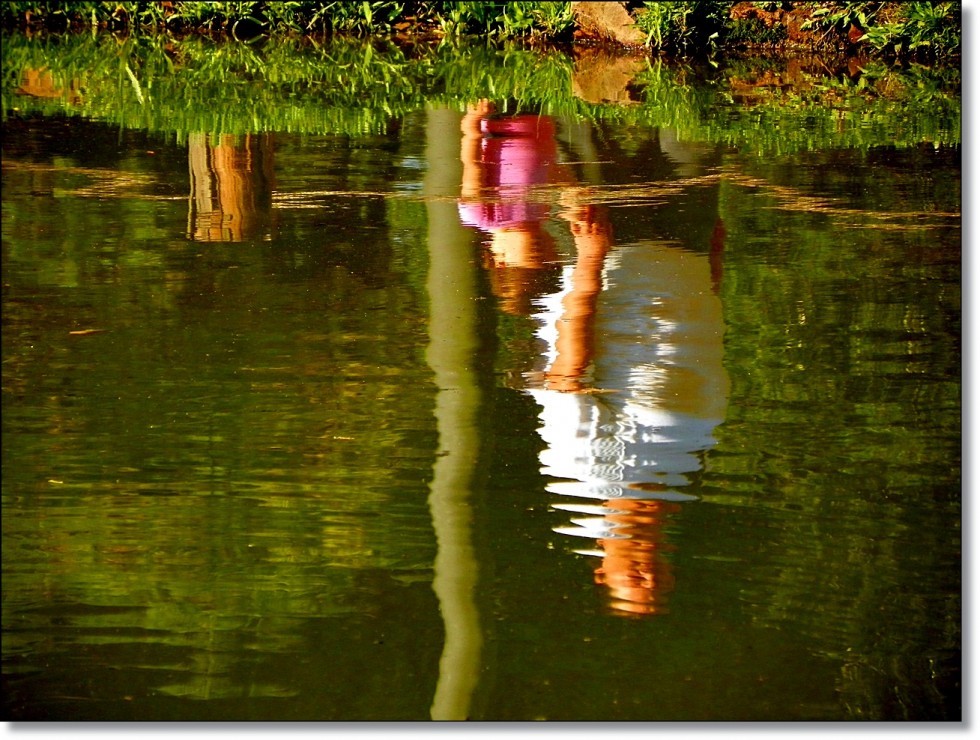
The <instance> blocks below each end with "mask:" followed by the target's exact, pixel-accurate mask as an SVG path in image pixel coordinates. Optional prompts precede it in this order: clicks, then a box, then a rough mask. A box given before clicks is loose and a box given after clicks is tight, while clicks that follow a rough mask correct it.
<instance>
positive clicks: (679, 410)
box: [528, 243, 728, 508]
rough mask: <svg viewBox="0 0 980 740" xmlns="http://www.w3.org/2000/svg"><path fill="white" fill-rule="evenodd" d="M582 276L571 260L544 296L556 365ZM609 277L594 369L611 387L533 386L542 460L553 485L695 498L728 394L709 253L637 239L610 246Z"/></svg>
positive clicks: (544, 334)
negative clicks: (575, 284) (557, 286)
mask: <svg viewBox="0 0 980 740" xmlns="http://www.w3.org/2000/svg"><path fill="white" fill-rule="evenodd" d="M571 276H572V268H571V267H568V268H566V270H565V272H564V273H563V276H562V290H561V291H559V292H558V293H556V294H553V295H549V296H545V297H544V298H542V299H541V300H540V301H539V302H538V306H539V307H540V309H541V310H540V311H539V312H538V313H537V314H536V318H537V319H538V320H539V321H540V323H541V328H540V331H539V332H538V334H539V336H540V337H541V338H542V339H543V340H544V341H545V343H546V345H547V347H548V349H547V351H546V353H545V355H546V360H547V362H548V364H549V365H550V364H551V362H552V361H553V360H554V356H555V354H554V353H555V349H554V348H555V346H556V338H557V328H556V327H557V322H558V321H560V316H561V302H562V299H563V298H564V297H565V295H567V293H568V292H569V291H570V290H571V289H572V284H571ZM603 278H604V281H603V282H604V285H603V290H602V292H601V293H600V295H599V300H598V304H597V308H596V316H595V329H596V331H595V344H596V355H595V360H594V363H593V367H592V370H591V373H590V376H591V381H592V382H591V385H592V386H593V388H594V389H596V390H598V391H603V392H600V393H595V394H593V393H562V392H559V391H552V390H547V389H543V388H531V389H529V390H528V393H530V394H531V395H532V396H533V397H534V398H535V399H536V400H537V402H538V403H539V404H540V405H541V414H540V421H541V426H540V428H539V430H538V431H539V434H540V435H541V437H542V439H543V440H544V441H545V443H546V444H547V447H546V449H545V450H543V451H542V452H541V455H540V460H541V465H542V467H541V471H542V472H543V473H545V474H546V475H548V476H551V477H553V478H556V479H559V480H556V481H554V482H552V483H551V484H550V485H548V487H547V488H548V490H549V491H551V492H553V493H560V494H565V495H571V496H577V497H586V498H591V499H599V500H610V499H616V498H658V499H672V500H683V499H688V498H690V496H688V495H686V494H683V493H681V492H680V491H678V490H677V489H678V488H682V487H683V486H685V485H687V484H688V483H689V477H688V476H689V475H690V474H691V473H694V472H696V471H698V470H699V469H700V468H701V459H700V453H701V452H702V451H703V450H705V449H707V448H709V447H711V446H712V445H713V444H714V440H713V438H712V433H713V431H714V428H715V427H716V426H717V425H718V424H719V423H720V422H721V421H722V420H723V417H724V412H725V404H726V401H727V395H728V378H727V375H726V373H725V369H724V366H723V365H722V352H723V347H722V337H723V333H724V326H723V319H722V312H721V302H720V300H719V298H718V296H717V295H715V294H714V292H713V291H712V286H711V272H710V266H709V263H708V259H707V257H706V256H704V255H699V254H695V253H693V252H688V251H686V250H683V249H680V248H677V247H669V246H665V245H663V244H656V243H642V244H634V245H628V246H624V247H617V248H616V249H615V250H614V251H613V252H611V253H610V254H609V256H608V257H607V258H606V265H605V270H604V274H603ZM631 484H632V485H631ZM636 484H640V485H639V486H637V485H636ZM644 484H645V485H644ZM562 508H568V507H562Z"/></svg>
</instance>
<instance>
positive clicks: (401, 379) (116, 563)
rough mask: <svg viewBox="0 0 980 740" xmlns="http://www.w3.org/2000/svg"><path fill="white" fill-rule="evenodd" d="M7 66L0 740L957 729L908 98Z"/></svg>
mask: <svg viewBox="0 0 980 740" xmlns="http://www.w3.org/2000/svg"><path fill="white" fill-rule="evenodd" d="M16 41H17V38H16V37H15V38H14V39H13V40H8V39H5V44H4V49H5V51H4V54H5V60H4V79H5V82H4V88H3V95H4V98H3V100H4V123H3V170H2V177H3V181H2V186H3V221H2V229H3V231H2V234H3V281H4V285H3V321H4V326H3V438H2V439H3V447H2V449H3V483H2V486H3V489H2V490H3V581H4V588H3V592H4V596H3V672H4V713H5V716H7V717H8V718H10V719H15V720H19V719H52V720H54V719H58V720H60V719H76V720H85V719H88V720H92V719H100V720H118V719H140V720H148V719H193V720H206V719H212V720H213V719H222V720H234V719H267V720H298V719H307V720H390V719H397V720H419V719H428V718H437V719H464V718H470V719H478V720H481V719H482V720H534V719H547V720H846V719H861V720H866V719H876V720H878V719H884V720H905V719H914V720H950V719H958V718H959V716H960V711H961V701H960V641H961V632H960V587H961V583H960V557H961V542H960V513H961V509H960V483H961V476H960V463H961V458H960V401H961V384H960V347H961V342H960V326H961V325H960V301H961V297H960V238H961V232H960V221H959V218H960V216H959V210H960V206H959V203H960V147H959V139H958V123H957V122H958V88H957V87H956V86H955V85H953V86H952V87H950V86H949V85H948V84H947V82H948V80H947V78H945V77H943V75H944V74H946V73H945V72H943V71H941V70H940V71H938V72H937V73H936V74H935V75H933V76H929V74H928V73H927V71H923V70H909V71H907V72H906V73H905V76H895V77H889V76H887V75H885V74H884V73H883V72H882V73H880V74H881V77H880V78H875V76H874V75H875V74H876V73H875V70H873V69H872V70H871V71H870V72H869V73H868V74H869V76H868V78H867V79H868V80H870V82H871V84H870V85H861V86H859V85H858V83H857V81H854V80H849V79H848V78H847V77H846V76H843V77H838V78H832V77H831V78H818V77H815V76H813V77H805V76H804V77H805V79H804V80H803V82H802V83H801V82H800V80H799V77H800V72H799V70H798V69H797V70H795V71H794V70H792V69H791V70H788V71H785V72H784V74H785V75H786V76H787V78H790V77H793V75H794V74H795V75H796V77H793V79H794V80H795V81H796V82H797V83H799V84H798V85H797V87H795V88H793V89H794V90H803V91H804V92H806V91H807V90H809V92H808V93H806V94H809V95H814V94H815V93H814V92H813V89H814V88H813V86H814V85H816V84H817V82H819V83H820V84H822V85H823V86H824V88H823V89H825V91H826V90H830V93H828V95H830V98H827V99H821V100H820V104H819V105H816V106H814V105H811V104H805V103H806V100H807V98H806V94H804V93H801V94H800V95H801V97H800V98H799V99H798V100H797V99H789V100H786V99H780V96H779V95H775V96H770V97H768V98H766V99H765V100H761V101H760V100H759V95H761V94H762V93H767V91H769V88H767V87H766V86H765V85H763V84H762V83H759V77H760V76H759V75H757V74H756V73H754V72H752V68H751V67H749V71H746V70H745V69H744V68H740V67H733V68H731V69H728V70H726V71H727V72H728V73H729V74H730V75H732V79H736V78H737V79H738V80H741V81H742V82H744V81H745V80H749V81H751V82H754V83H756V87H755V88H754V90H755V91H756V95H755V97H753V98H752V102H751V103H748V102H746V100H745V99H743V98H740V97H738V96H737V95H735V94H733V91H741V92H742V93H744V86H743V87H737V86H735V85H734V84H732V85H731V86H730V87H729V88H724V86H723V85H722V81H723V80H725V79H728V78H726V77H725V75H724V74H720V73H715V76H714V77H713V78H710V79H708V80H706V81H705V82H704V83H702V82H701V81H700V78H699V76H698V73H696V71H692V70H683V69H671V68H670V67H664V66H662V65H650V64H648V63H647V62H646V60H640V61H637V60H627V61H624V60H605V61H604V62H603V64H605V65H606V66H604V67H601V68H602V69H607V70H614V71H615V74H610V78H611V79H613V80H614V81H616V80H618V81H619V82H616V83H615V84H612V83H611V84H612V87H611V88H608V89H606V90H605V91H600V92H596V91H595V90H594V89H592V91H591V92H589V91H588V90H585V88H584V87H583V84H582V80H592V81H593V82H594V80H595V79H597V78H596V77H595V74H594V73H595V69H596V67H595V66H594V65H596V64H598V62H596V60H594V59H589V58H587V57H584V58H579V59H577V60H571V59H570V58H569V59H565V58H563V57H560V56H559V57H549V56H547V55H545V56H541V55H536V54H531V53H529V52H521V51H519V50H515V49H509V50H506V51H505V52H499V53H498V52H496V51H494V50H492V49H478V50H469V51H466V52H463V53H461V54H460V55H459V56H458V57H456V58H451V57H443V56H438V55H436V56H431V55H430V56H425V55H424V54H418V53H416V54H415V56H412V53H408V52H405V51H404V50H394V49H387V50H385V49H381V50H377V49H375V51H373V52H371V53H366V52H365V51H364V50H363V49H362V48H361V47H356V48H354V47H349V46H345V45H339V46H337V47H330V46H324V47H316V48H314V49H312V50H311V49H310V48H306V47H302V48H296V49H292V48H290V47H288V45H287V46H284V47H276V48H270V47H266V48H258V49H255V48H252V49H250V50H248V51H245V50H243V47H237V46H229V47H223V48H222V49H221V50H220V51H221V52H222V53H223V54H225V57H220V55H218V54H215V55H213V56H208V55H207V54H205V53H203V52H201V51H199V50H198V47H197V46H194V45H193V44H192V42H188V45H187V46H186V47H181V48H180V49H178V50H177V52H176V53H170V57H169V58H171V59H172V60H173V59H176V62H173V61H172V63H173V64H175V65H176V67H175V69H176V73H175V76H174V77H173V80H174V81H172V82H168V80H171V77H168V76H167V75H166V74H164V73H163V71H160V70H162V69H163V66H161V67H160V70H157V68H156V67H154V65H155V64H158V65H165V63H164V61H162V60H163V57H160V56H154V54H156V53H157V52H156V51H155V50H154V48H150V49H149V50H146V49H143V50H141V49H140V48H139V43H137V42H138V40H137V42H134V41H133V40H129V41H127V42H126V43H127V44H130V45H132V44H136V46H135V47H133V46H125V45H123V46H121V47H120V48H124V49H125V54H123V53H122V52H119V51H113V54H118V56H117V57H113V59H118V60H120V61H117V62H115V64H117V66H118V69H116V70H112V69H108V68H107V67H106V65H105V63H104V60H103V59H102V57H100V56H99V55H100V54H103V53H107V52H106V51H105V50H106V48H107V47H106V45H105V43H104V41H87V40H76V41H75V42H72V43H74V44H76V46H72V44H71V43H68V42H67V41H65V42H61V43H60V44H55V43H50V42H44V43H41V42H39V41H37V40H34V41H32V42H31V43H27V42H25V41H23V40H21V41H20V43H19V45H18V43H15V42H16ZM113 43H116V42H113ZM120 43H121V42H120ZM140 43H144V42H140ZM145 43H149V42H145ZM86 45H87V46H86ZM72 50H74V53H73V54H67V52H72ZM171 52H173V50H171ZM161 53H162V52H161ZM445 53H446V52H439V54H445ZM127 54H128V55H132V56H126V55H127ZM234 54H239V55H240V56H238V57H234V58H231V57H233V55H234ZM249 54H250V55H253V56H254V59H255V60H258V61H250V60H252V57H248V56H247V55H249ZM277 54H278V55H282V57H281V58H280V57H279V56H276V55H277ZM289 54H293V55H294V56H289ZM323 54H331V55H333V56H332V57H331V58H333V59H334V60H335V61H336V60H340V61H349V57H348V56H345V55H355V56H356V60H357V61H358V65H357V66H350V67H348V69H350V70H355V71H356V70H362V71H363V77H358V76H357V75H356V74H355V72H354V71H350V72H349V73H348V75H349V77H348V78H347V79H346V83H347V85H346V86H339V87H337V93H336V95H335V96H334V97H330V95H331V93H330V92H329V90H331V89H332V88H331V87H330V85H329V84H328V83H329V80H327V79H320V84H321V88H317V89H315V90H314V89H313V87H312V86H311V87H307V86H304V85H302V84H301V81H300V80H295V79H289V78H288V75H289V74H297V73H295V72H289V71H288V70H295V69H299V68H300V66H301V65H306V66H305V67H303V68H304V69H307V72H308V74H309V75H310V76H311V79H316V75H318V74H319V75H323V76H326V75H329V74H331V73H329V72H327V71H324V70H325V69H327V67H324V66H322V65H320V66H317V64H318V63H317V60H318V59H321V58H320V57H318V56H317V55H323ZM86 55H88V56H86ZM141 55H142V56H141ZM222 58H223V59H225V62H226V63H227V64H226V66H225V67H220V66H219V63H220V60H221V59H222ZM229 59H230V61H228V60H229ZM86 61H88V63H86ZM205 61H206V62H207V63H208V64H211V65H212V66H211V67H207V66H206V64H205ZM41 62H43V63H44V64H45V65H46V67H42V65H41ZM96 62H99V64H96ZM137 62H139V64H137ZM287 62H292V65H290V64H287ZM248 64H252V65H253V66H252V67H249V69H250V70H251V71H250V72H249V74H248V75H244V76H236V75H239V74H240V73H241V70H240V68H239V67H247V66H248ZM18 65H20V66H18ZM31 65H33V66H31ZM254 65H258V66H257V67H256V66H254ZM372 65H374V66H372ZM377 65H381V66H380V67H379V66H377ZM384 65H387V66H384ZM589 65H592V66H589ZM382 68H383V69H388V70H389V74H390V75H391V77H390V79H388V81H387V82H388V89H389V91H390V90H392V89H395V90H399V91H400V92H399V93H398V94H389V95H388V96H387V97H384V96H380V94H379V97H377V98H371V97H370V95H369V93H370V92H371V91H377V90H378V85H380V84H381V83H383V82H384V79H383V77H381V76H379V74H378V73H377V70H378V69H382ZM127 69H128V70H129V71H128V72H127ZM256 70H258V71H256ZM474 70H481V72H479V73H478V72H476V71H474ZM624 70H625V71H624ZM219 72H221V73H222V74H225V75H226V77H225V78H223V83H222V84H223V85H224V87H221V85H219V84H218V83H219V82H221V80H219V78H218V73H219ZM464 73H465V74H464ZM59 75H60V77H59ZM66 75H67V76H66ZM71 75H75V77H71ZM113 75H115V77H113ZM182 75H183V76H184V77H182ZM188 75H191V76H190V77H187V76H188ZM193 75H199V77H197V78H195V77H193ZM206 75H210V76H209V77H206ZM398 75H403V76H402V77H398ZM467 75H469V76H468V77H467ZM495 75H496V77H495ZM563 75H564V77H563ZM753 75H755V76H753ZM263 76H264V77H263ZM197 79H207V80H210V81H211V84H214V85H215V86H216V89H223V90H227V91H228V99H227V100H226V101H225V104H224V105H216V104H215V99H214V98H211V99H210V100H208V99H206V98H205V97H204V96H203V94H202V88H201V87H200V86H195V84H192V83H194V82H195V80H197ZM256 79H257V80H258V81H259V82H261V81H262V80H263V79H264V80H265V82H266V83H267V84H266V85H264V86H262V87H260V88H257V89H261V90H263V91H264V92H263V93H262V95H264V96H265V97H261V96H260V97H253V98H249V97H248V96H247V95H245V94H244V93H241V91H245V90H248V89H249V88H248V86H249V85H250V84H253V83H255V81H256ZM493 79H496V80H497V81H498V84H499V85H500V89H497V90H496V91H491V90H489V89H487V85H488V84H489V83H488V81H490V80H493ZM527 79H532V80H534V81H535V83H536V84H535V85H534V86H531V89H532V90H533V92H529V90H528V88H527V87H526V81H527ZM72 80H74V83H73V82H72ZM182 80H186V81H187V86H186V88H182V87H181V84H183V82H182ZM522 80H523V83H522ZM549 80H550V81H551V82H552V83H554V84H553V86H552V87H548V86H547V85H545V84H544V82H545V81H549ZM556 80H557V82H555V81H556ZM923 80H925V81H926V82H927V83H928V84H925V83H923ZM944 80H946V81H944ZM406 81H407V82H406ZM562 81H564V82H563V84H562V85H559V84H558V82H562ZM626 82H630V85H629V86H627V85H626ZM396 83H398V84H396ZM409 83H411V84H409ZM573 83H574V84H573ZM620 83H622V84H621V86H619V87H617V85H619V84H620ZM886 83H887V85H886ZM171 84H172V85H174V87H173V88H169V87H166V86H167V85H171ZM522 84H523V85H524V86H522ZM576 84H577V86H576ZM413 85H414V86H413ZM876 85H877V86H878V88H880V89H879V93H878V94H876V95H869V94H868V93H867V89H868V87H872V88H875V86H876ZM929 85H933V87H932V88H930V87H929ZM359 86H360V87H359ZM808 86H809V87H808ZM903 86H904V87H903ZM719 87H721V88H722V89H720V90H719ZM351 88H353V89H355V90H360V91H361V93H362V95H361V99H360V100H359V101H355V100H351V99H350V98H349V97H347V96H348V95H349V94H350V90H351ZM593 88H594V85H593ZM878 88H876V89H878ZM896 88H902V89H904V90H905V93H904V94H903V95H895V94H893V91H894V90H895V89H896ZM777 89H782V88H777ZM324 90H327V92H324ZM365 91H367V92H365ZM549 91H550V92H549ZM760 91H761V92H760ZM923 91H925V92H923ZM927 93H928V95H931V96H932V97H931V98H926V97H924V96H926V94H927ZM177 95H185V96H187V97H184V98H175V97H174V96H177ZM549 95H550V98H549ZM195 96H201V97H202V99H201V100H198V99H197V98H196V97H195ZM318 96H326V97H325V98H324V99H321V98H320V97H318ZM831 98H832V99H833V100H846V103H841V104H840V105H839V106H837V107H835V106H834V105H831V104H830V102H828V101H829V100H830V99H831ZM378 100H381V101H384V102H385V104H386V105H387V110H385V106H384V105H379V104H378ZM246 101H251V102H250V103H248V104H246ZM249 105H250V106H251V107H249ZM248 121H251V123H250V124H249V123H248ZM794 121H795V122H796V126H795V128H792V129H789V128H787V125H788V124H791V123H792V122H794ZM779 126H783V128H784V130H787V134H786V135H785V136H780V135H777V134H775V133H774V130H775V129H774V127H776V128H778V127H779Z"/></svg>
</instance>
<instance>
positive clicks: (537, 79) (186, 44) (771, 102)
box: [2, 36, 960, 153]
mask: <svg viewBox="0 0 980 740" xmlns="http://www.w3.org/2000/svg"><path fill="white" fill-rule="evenodd" d="M811 67H812V65H811ZM3 69H4V78H3V88H2V96H3V110H4V115H9V113H10V112H11V111H12V110H13V109H15V108H17V109H21V110H25V109H26V110H39V111H41V112H54V111H59V112H68V113H77V114H83V115H86V116H90V117H94V118H99V119H104V120H110V121H113V122H115V123H118V124H120V125H123V126H126V127H130V128H146V129H150V130H156V131H168V132H171V131H175V130H176V131H177V132H178V134H179V135H183V134H185V133H188V132H191V131H210V132H227V133H246V132H257V131H291V132H301V133H343V134H349V135H364V134H369V133H383V132H385V131H386V130H387V129H388V127H389V125H390V124H391V122H392V121H394V120H396V119H398V118H400V117H402V116H404V115H405V114H406V113H409V112H411V111H416V110H421V109H423V108H424V107H425V105H426V103H427V102H429V101H433V100H435V101H438V102H442V103H446V104H450V105H453V106H458V107H462V106H463V105H465V104H466V103H468V102H472V101H474V100H476V99H479V98H492V99H495V100H499V101H503V103H504V107H505V109H506V108H507V106H509V105H513V106H515V107H520V108H530V109H537V110H542V111H543V112H547V113H550V114H554V115H566V114H569V115H581V116H585V117H586V118H591V119H593V120H599V119H609V120H615V121H622V122H629V123H636V124H643V125H648V126H667V127H670V128H674V129H675V130H677V131H678V132H679V133H680V134H681V135H682V136H683V137H684V138H687V139H693V140H697V141H707V142H721V143H725V144H728V145H731V146H736V147H740V148H751V149H752V150H754V151H757V152H760V153H763V152H774V153H778V152H786V151H795V150H800V149H803V150H806V149H815V148H819V147H822V146H827V145H833V146H847V147H855V148H865V147H867V146H870V145H873V144H875V143H877V142H879V141H880V140H881V137H882V136H883V135H885V133H886V132H887V135H888V136H889V137H891V142H892V143H893V144H895V145H896V146H909V145H917V144H919V143H922V142H924V141H928V142H933V143H935V144H955V143H958V141H959V129H960V125H959V123H960V100H959V77H958V70H956V69H955V68H949V69H936V70H933V69H928V68H924V67H911V68H909V69H907V70H904V71H897V70H893V69H890V68H886V67H885V66H884V65H881V64H869V65H868V66H867V67H866V68H865V69H864V70H863V73H859V74H858V75H856V77H855V78H854V79H852V78H849V77H845V78H843V79H837V78H835V77H833V76H830V75H828V74H826V73H824V72H817V71H813V69H812V68H811V70H810V71H803V70H802V69H799V68H796V70H797V71H796V72H794V73H793V74H784V73H780V75H781V77H780V79H778V80H777V83H778V84H776V83H773V84H767V83H764V82H759V81H756V80H757V79H758V77H759V74H760V73H759V70H757V69H755V70H753V69H751V68H748V67H747V66H746V64H745V63H732V64H730V65H729V66H728V67H726V68H724V69H721V70H716V71H714V72H712V73H711V75H710V76H709V77H708V78H707V79H704V78H702V77H700V76H699V75H698V74H697V73H695V72H694V71H693V70H691V69H688V68H685V67H668V66H667V65H664V64H662V63H660V62H653V63H650V64H649V65H648V66H647V69H646V71H644V72H642V73H641V74H640V75H639V76H638V77H637V78H636V80H635V81H634V86H635V88H636V89H637V91H638V93H637V96H638V98H639V99H638V104H636V105H632V106H614V105H600V104H591V103H586V102H584V101H582V100H580V99H578V98H576V97H575V96H574V95H573V93H572V92H571V90H572V85H571V80H572V76H573V64H572V60H571V59H570V58H569V57H566V56H564V55H562V54H560V53H557V52H551V53H540V52H529V51H524V50H521V49H519V48H513V47H505V48H502V49H494V48H489V47H485V46H479V47H468V48H463V49H458V48H451V47H448V46H421V47H414V48H413V49H412V50H411V51H406V50H405V49H402V48H400V47H398V46H397V45H395V44H393V43H388V42H374V43H367V44H365V43H361V42H358V41H354V40H334V41H333V42H330V43H326V44H318V43H314V42H312V41H309V40H306V41H303V40H283V41H281V42H279V43H275V44H268V45H267V46H264V47H263V46H261V45H246V44H241V43H233V42H228V43H220V42H214V41H211V40H207V39H202V38H194V39H188V40H185V41H183V42H174V41H172V40H168V39H166V38H164V37H145V36H143V37H134V38H131V39H128V40H126V41H123V42H117V41H116V40H114V39H113V38H111V37H107V36H98V37H94V38H93V37H89V36H71V37H61V38H50V37H48V38H36V39H26V38H24V37H22V36H10V37H7V38H5V39H4V44H3ZM39 69H46V70H48V71H49V72H50V74H51V76H52V79H53V81H54V87H55V88H56V89H60V90H62V91H65V93H64V95H62V96H61V97H62V98H65V99H66V100H62V99H59V97H58V96H57V95H52V96H49V97H37V96H35V97H27V96H25V95H20V94H18V93H17V91H18V89H19V86H20V85H21V83H22V76H23V74H24V72H25V71H26V70H39ZM780 75H777V76H780ZM746 80H748V83H746V82H745V81H746ZM68 91H70V93H71V95H70V96H69V92H68ZM746 91H749V92H750V93H751V95H747V94H746ZM69 97H70V98H71V99H70V100H67V99H68V98H69ZM66 101H67V104H66ZM215 101H220V105H215ZM726 102H727V103H728V105H722V106H719V105H718V104H719V103H726ZM898 122H902V125H901V126H897V125H895V124H896V123H898Z"/></svg>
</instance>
